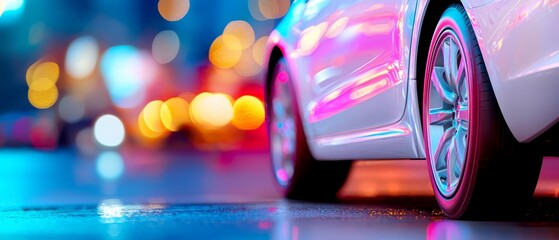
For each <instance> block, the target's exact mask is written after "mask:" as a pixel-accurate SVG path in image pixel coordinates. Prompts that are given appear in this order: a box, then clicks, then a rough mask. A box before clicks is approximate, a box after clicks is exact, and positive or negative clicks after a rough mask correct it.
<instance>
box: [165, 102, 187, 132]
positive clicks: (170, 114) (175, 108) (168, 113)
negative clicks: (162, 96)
mask: <svg viewBox="0 0 559 240" xmlns="http://www.w3.org/2000/svg"><path fill="white" fill-rule="evenodd" d="M161 122H162V123H163V126H165V128H167V129H168V130H169V131H173V132H176V131H178V130H179V129H180V128H181V127H182V126H184V125H186V124H188V123H189V122H190V115H189V104H188V102H187V101H186V100H184V99H183V98H180V97H174V98H171V99H169V100H167V101H165V102H164V103H163V105H161Z"/></svg>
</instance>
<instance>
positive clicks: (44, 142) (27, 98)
mask: <svg viewBox="0 0 559 240" xmlns="http://www.w3.org/2000/svg"><path fill="white" fill-rule="evenodd" d="M289 5H290V1H289V0H246V1H227V0H215V1H210V2H208V1H192V2H190V1H178V0H162V1H135V0H123V1H112V0H101V1H98V0H95V1H93V0H91V1H72V0H54V1H40V0H3V1H0V16H1V17H0V34H1V36H2V38H1V40H0V41H2V42H1V44H0V51H1V54H0V62H1V63H2V64H1V66H0V72H2V83H1V84H2V87H1V89H0V96H2V100H3V101H2V102H0V113H1V115H0V124H1V125H0V146H28V147H33V148H36V149H43V150H48V149H56V148H60V147H67V146H75V147H76V148H77V149H78V150H79V152H80V154H85V155H94V154H96V153H97V152H99V150H103V149H107V148H111V149H114V148H119V147H121V148H123V147H128V146H141V147H147V148H159V147H161V146H162V145H165V146H166V147H179V148H185V147H188V148H189V147H193V148H197V149H207V150H213V149H218V150H219V149H238V148H243V149H246V148H247V147H249V148H258V149H261V148H265V146H266V141H264V139H266V138H265V137H264V136H265V135H264V134H265V130H264V128H263V127H262V123H263V120H264V108H263V103H262V98H263V91H262V87H261V85H262V81H261V79H262V78H261V75H262V64H263V59H264V57H263V50H264V44H265V42H266V40H267V37H266V36H267V35H268V34H269V33H270V32H271V30H272V29H273V27H274V23H275V19H278V18H280V17H282V16H283V15H284V14H285V12H286V11H287V9H288V7H289Z"/></svg>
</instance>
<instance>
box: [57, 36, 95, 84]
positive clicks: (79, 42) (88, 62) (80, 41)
mask: <svg viewBox="0 0 559 240" xmlns="http://www.w3.org/2000/svg"><path fill="white" fill-rule="evenodd" d="M98 57H99V44H98V43H97V41H96V40H95V38H93V37H91V36H85V37H79V38H77V39H76V40H74V41H73V42H72V43H71V44H70V46H69V47H68V51H67V53H66V61H65V63H66V72H67V73H68V75H70V76H71V77H73V78H76V79H83V78H86V77H88V76H90V75H91V73H92V72H93V70H95V66H96V65H97V58H98Z"/></svg>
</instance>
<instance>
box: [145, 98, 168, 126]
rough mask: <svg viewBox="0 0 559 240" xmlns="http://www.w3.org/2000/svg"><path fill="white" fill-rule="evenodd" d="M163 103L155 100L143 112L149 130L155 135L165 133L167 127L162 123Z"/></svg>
mask: <svg viewBox="0 0 559 240" xmlns="http://www.w3.org/2000/svg"><path fill="white" fill-rule="evenodd" d="M162 105H163V101H161V100H155V101H151V102H149V103H148V104H147V105H146V106H145V107H144V110H143V111H142V112H143V115H144V122H145V125H146V127H147V128H149V129H150V130H151V131H153V132H155V133H162V132H164V131H165V127H164V126H163V123H162V122H161V114H160V113H161V106H162Z"/></svg>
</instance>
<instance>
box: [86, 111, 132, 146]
mask: <svg viewBox="0 0 559 240" xmlns="http://www.w3.org/2000/svg"><path fill="white" fill-rule="evenodd" d="M93 135H94V136H95V140H97V142H99V143H100V144H101V145H103V146H107V147H116V146H119V145H120V144H122V142H123V141H124V136H125V131H124V125H123V124H122V121H120V119H119V118H117V117H116V116H114V115H110V114H106V115H103V116H101V117H99V119H97V121H96V122H95V126H94V127H93Z"/></svg>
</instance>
